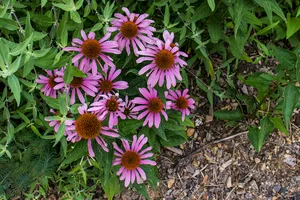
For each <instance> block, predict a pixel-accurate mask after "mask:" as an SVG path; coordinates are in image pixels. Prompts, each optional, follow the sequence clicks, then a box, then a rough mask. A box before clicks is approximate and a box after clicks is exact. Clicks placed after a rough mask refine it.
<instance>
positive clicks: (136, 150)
mask: <svg viewBox="0 0 300 200" xmlns="http://www.w3.org/2000/svg"><path fill="white" fill-rule="evenodd" d="M147 141H148V138H147V137H145V136H144V135H141V136H140V137H139V138H137V136H136V135H134V136H133V141H132V144H131V147H130V145H129V143H128V142H127V140H124V139H122V144H123V147H124V149H125V151H123V150H122V149H121V148H119V147H118V145H117V144H116V143H113V146H114V149H115V153H114V154H115V155H116V156H117V157H118V158H116V159H114V161H113V165H121V166H122V167H121V168H120V169H119V170H118V171H117V175H118V176H120V180H121V181H122V180H125V187H127V186H128V185H129V183H130V182H131V183H132V184H133V183H134V182H135V180H136V182H137V183H138V184H140V183H142V180H144V181H145V180H146V179H147V177H146V174H145V172H144V170H143V169H142V168H141V167H140V165H152V166H155V165H156V162H154V161H152V160H148V159H146V158H150V157H152V156H153V153H149V152H148V151H150V150H151V149H152V147H151V146H150V147H148V148H145V149H144V150H142V148H143V146H144V145H145V144H146V143H147ZM141 179H142V180H141Z"/></svg>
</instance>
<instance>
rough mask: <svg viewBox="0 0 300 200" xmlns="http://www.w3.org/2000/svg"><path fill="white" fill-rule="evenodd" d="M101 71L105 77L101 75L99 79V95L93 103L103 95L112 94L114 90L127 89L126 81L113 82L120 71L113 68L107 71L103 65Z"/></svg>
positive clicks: (106, 67)
mask: <svg viewBox="0 0 300 200" xmlns="http://www.w3.org/2000/svg"><path fill="white" fill-rule="evenodd" d="M103 71H104V73H105V76H103V75H101V77H100V79H99V93H98V95H97V96H96V98H95V101H98V100H99V99H100V97H101V95H103V94H105V95H108V94H113V93H114V92H115V90H125V89H127V88H128V83H127V82H126V81H114V80H115V79H116V78H117V77H118V76H119V75H120V73H121V70H120V69H118V70H116V68H115V67H111V68H110V70H108V66H107V65H104V68H103Z"/></svg>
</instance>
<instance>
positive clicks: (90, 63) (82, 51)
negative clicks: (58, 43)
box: [63, 30, 121, 75]
mask: <svg viewBox="0 0 300 200" xmlns="http://www.w3.org/2000/svg"><path fill="white" fill-rule="evenodd" d="M110 35H111V34H110V33H107V34H106V35H105V36H104V37H103V38H101V39H100V40H96V39H95V33H93V32H90V33H89V34H88V36H87V35H86V34H85V32H84V30H81V36H82V38H83V41H82V40H80V39H78V38H74V39H73V41H72V45H73V47H65V48H64V49H63V50H64V51H77V52H79V54H77V55H76V56H75V57H74V58H73V59H72V62H73V63H76V62H77V61H79V60H80V59H81V58H82V57H84V58H83V59H82V60H81V61H80V64H79V69H80V70H82V71H84V72H88V71H90V70H91V69H92V74H93V75H96V74H97V71H98V70H97V62H98V63H99V64H100V65H101V63H100V61H99V60H98V58H99V57H100V58H101V59H102V60H103V61H104V63H106V64H107V65H109V66H111V67H114V66H115V65H114V63H113V62H112V61H113V59H112V58H111V57H110V56H108V55H106V54H104V53H113V54H120V53H121V52H120V51H119V50H118V49H117V47H118V46H119V45H118V43H117V42H115V41H107V40H108V38H109V37H110ZM96 61H97V62H96Z"/></svg>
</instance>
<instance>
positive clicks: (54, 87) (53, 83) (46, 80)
mask: <svg viewBox="0 0 300 200" xmlns="http://www.w3.org/2000/svg"><path fill="white" fill-rule="evenodd" d="M45 71H46V73H47V75H48V76H49V77H46V76H44V75H39V78H38V79H37V80H36V82H37V83H40V84H43V85H44V87H43V88H42V89H41V92H43V93H44V95H46V96H50V97H52V98H56V96H57V91H59V90H62V88H63V87H64V86H65V84H64V82H63V81H61V80H60V79H59V78H62V77H63V76H64V69H63V68H62V69H61V70H58V69H55V70H53V71H51V70H45Z"/></svg>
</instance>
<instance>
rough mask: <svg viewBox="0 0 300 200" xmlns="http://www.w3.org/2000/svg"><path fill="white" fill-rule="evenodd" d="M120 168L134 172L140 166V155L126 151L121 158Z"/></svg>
mask: <svg viewBox="0 0 300 200" xmlns="http://www.w3.org/2000/svg"><path fill="white" fill-rule="evenodd" d="M121 162H122V166H124V167H125V169H127V170H134V169H136V168H137V167H138V166H140V162H141V158H140V155H139V154H138V153H136V152H134V151H126V152H125V153H124V154H123V155H122V158H121Z"/></svg>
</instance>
